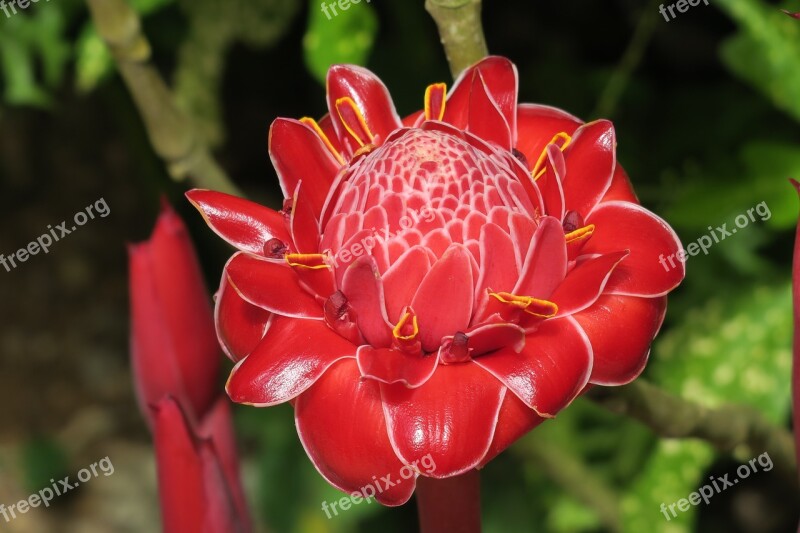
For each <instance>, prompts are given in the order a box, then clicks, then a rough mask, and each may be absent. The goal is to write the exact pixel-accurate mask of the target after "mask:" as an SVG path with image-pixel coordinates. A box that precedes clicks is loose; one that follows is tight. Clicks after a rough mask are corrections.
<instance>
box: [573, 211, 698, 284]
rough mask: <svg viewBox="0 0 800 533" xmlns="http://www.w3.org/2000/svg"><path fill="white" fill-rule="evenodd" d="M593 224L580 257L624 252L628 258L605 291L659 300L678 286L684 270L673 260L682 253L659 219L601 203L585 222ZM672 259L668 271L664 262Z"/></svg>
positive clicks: (667, 263)
mask: <svg viewBox="0 0 800 533" xmlns="http://www.w3.org/2000/svg"><path fill="white" fill-rule="evenodd" d="M586 223H587V224H594V225H595V230H594V233H593V234H592V237H591V239H589V240H588V241H587V243H586V244H585V245H584V247H583V250H582V253H584V254H596V253H600V254H604V253H608V252H616V251H618V250H620V249H628V250H630V252H631V254H630V255H629V256H628V257H626V258H625V261H624V262H623V263H622V264H620V265H619V267H617V269H616V270H615V271H614V274H613V275H612V276H611V279H609V280H608V284H607V285H606V288H605V291H606V292H608V293H615V294H629V295H633V296H661V295H664V294H667V293H668V292H669V291H671V290H672V289H674V288H675V287H677V286H678V284H680V282H681V280H683V278H684V276H685V274H686V266H685V264H684V263H683V262H681V261H678V260H677V259H675V257H676V254H677V252H678V251H679V250H681V249H682V247H681V243H680V241H679V240H678V236H677V235H676V234H675V232H674V231H673V230H672V228H671V227H670V226H669V224H667V223H666V222H664V220H662V219H661V218H659V217H658V216H656V215H654V214H653V213H651V212H650V211H648V210H646V209H645V208H643V207H641V206H639V205H636V204H632V203H629V202H617V201H613V202H605V203H603V204H600V205H598V206H597V207H596V208H595V209H594V210H593V211H592V212H591V213H590V214H589V216H588V218H587V219H586ZM670 256H673V264H674V265H675V266H674V267H672V266H671V265H670V264H669V262H668V258H669V257H670Z"/></svg>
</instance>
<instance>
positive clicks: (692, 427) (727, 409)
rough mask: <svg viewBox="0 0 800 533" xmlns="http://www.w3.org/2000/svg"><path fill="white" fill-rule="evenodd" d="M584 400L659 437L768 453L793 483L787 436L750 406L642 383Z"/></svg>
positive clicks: (792, 454) (602, 389)
mask: <svg viewBox="0 0 800 533" xmlns="http://www.w3.org/2000/svg"><path fill="white" fill-rule="evenodd" d="M586 396H587V398H589V399H591V400H592V401H594V402H596V403H597V404H599V405H601V406H602V407H605V408H606V409H608V410H609V411H612V412H615V413H618V414H622V415H628V416H631V417H633V418H635V419H636V420H638V421H640V422H642V423H643V424H644V425H646V426H648V427H649V428H650V429H652V430H653V431H654V432H655V433H656V434H658V435H659V436H661V437H668V438H669V437H671V438H697V439H702V440H705V441H707V442H709V443H710V444H712V445H713V446H714V447H716V448H717V449H718V450H720V451H722V452H725V453H732V452H733V451H734V450H735V449H736V448H738V447H740V446H742V445H744V446H746V447H747V448H748V449H747V450H746V457H747V458H750V457H754V456H756V455H759V454H761V453H764V452H767V453H768V454H769V456H770V458H771V459H772V461H773V463H774V464H775V467H776V469H778V470H780V471H781V472H783V473H784V474H785V475H786V478H787V479H788V480H790V481H791V482H792V483H793V484H796V483H797V480H796V476H795V472H796V467H797V463H796V459H795V449H794V442H793V439H792V435H791V433H789V431H787V430H785V429H784V428H782V427H778V426H776V425H774V424H772V423H771V422H769V421H768V420H767V419H766V418H764V416H763V415H762V414H761V413H760V412H759V411H757V410H755V409H753V408H752V407H749V406H743V405H723V406H721V407H718V408H708V407H704V406H702V405H697V404H695V403H692V402H690V401H688V400H684V399H683V398H680V397H678V396H675V395H673V394H670V393H669V392H666V391H664V390H662V389H660V388H658V387H656V386H655V385H653V384H651V383H648V382H647V381H645V380H642V379H637V380H636V381H634V382H633V383H631V384H629V385H625V386H623V387H595V388H593V389H592V390H590V391H589V392H588V393H587V394H586ZM743 453H744V451H743ZM737 455H739V454H737Z"/></svg>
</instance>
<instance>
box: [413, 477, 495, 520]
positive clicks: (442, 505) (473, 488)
mask: <svg viewBox="0 0 800 533" xmlns="http://www.w3.org/2000/svg"><path fill="white" fill-rule="evenodd" d="M415 494H416V498H417V509H418V511H419V524H420V532H421V533H448V532H458V533H480V531H481V491H480V473H479V472H478V471H477V470H470V471H469V472H467V473H465V474H461V475H460V476H455V477H450V478H445V479H433V478H429V477H422V476H420V477H419V478H418V479H417V490H416V493H415Z"/></svg>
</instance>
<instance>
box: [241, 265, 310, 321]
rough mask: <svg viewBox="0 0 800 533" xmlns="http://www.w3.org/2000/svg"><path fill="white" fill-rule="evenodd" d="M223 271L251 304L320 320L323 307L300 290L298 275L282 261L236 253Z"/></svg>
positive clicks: (290, 314) (275, 311)
mask: <svg viewBox="0 0 800 533" xmlns="http://www.w3.org/2000/svg"><path fill="white" fill-rule="evenodd" d="M225 271H226V272H227V273H228V281H230V283H231V285H233V287H234V289H236V291H237V292H238V293H239V295H240V296H241V297H242V298H243V299H244V300H245V301H247V302H249V303H251V304H253V305H256V306H258V307H260V308H262V309H265V310H267V311H271V312H273V313H277V314H279V315H283V316H290V317H297V318H312V319H321V318H322V307H321V306H320V305H319V303H317V301H316V300H315V299H314V297H313V296H311V295H310V294H309V293H307V292H306V291H305V290H303V289H302V288H301V287H300V285H299V284H298V278H297V275H296V274H295V273H294V271H293V270H292V268H291V267H290V266H289V265H288V264H286V263H285V262H283V261H280V262H279V261H268V260H265V259H261V258H259V257H257V256H254V255H248V254H245V253H242V252H237V253H236V254H234V255H233V257H231V258H230V260H229V261H228V264H227V265H225Z"/></svg>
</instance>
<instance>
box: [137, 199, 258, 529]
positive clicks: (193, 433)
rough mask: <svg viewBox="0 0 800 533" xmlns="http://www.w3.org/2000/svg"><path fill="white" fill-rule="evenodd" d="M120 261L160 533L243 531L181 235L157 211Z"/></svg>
mask: <svg viewBox="0 0 800 533" xmlns="http://www.w3.org/2000/svg"><path fill="white" fill-rule="evenodd" d="M128 253H129V262H130V299H131V359H132V362H133V374H134V384H135V386H136V392H137V397H138V399H139V403H140V409H141V411H142V413H143V414H144V415H145V418H146V419H147V422H148V424H149V425H150V428H151V430H152V431H153V437H154V440H155V445H156V459H157V463H158V480H159V494H160V499H161V514H162V522H163V526H164V527H163V530H164V531H165V533H181V532H184V531H186V532H192V533H194V532H197V531H231V532H245V531H249V530H250V523H249V515H248V512H247V504H246V502H245V499H244V492H243V491H242V488H241V485H240V483H239V465H238V457H237V454H236V445H235V442H234V434H233V425H232V420H231V412H230V402H229V401H228V400H227V398H224V396H223V395H222V394H221V391H220V390H219V388H218V385H217V380H218V378H219V370H220V360H221V357H220V353H219V345H218V343H217V339H216V337H215V335H214V319H213V314H212V309H211V303H210V301H209V297H208V293H207V291H206V287H205V284H204V282H203V277H202V273H201V272H200V265H199V263H198V262H197V256H196V254H195V252H194V248H193V247H192V243H191V240H190V239H189V234H188V232H187V231H186V227H185V226H184V225H183V222H182V221H181V219H180V218H178V216H177V215H176V214H175V212H174V211H173V210H172V209H171V208H170V207H169V205H167V204H166V203H165V204H164V206H163V208H162V211H161V214H160V216H159V217H158V222H157V223H156V227H155V230H154V231H153V235H152V236H151V237H150V239H149V240H148V241H146V242H143V243H140V244H134V245H130V246H129V248H128Z"/></svg>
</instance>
